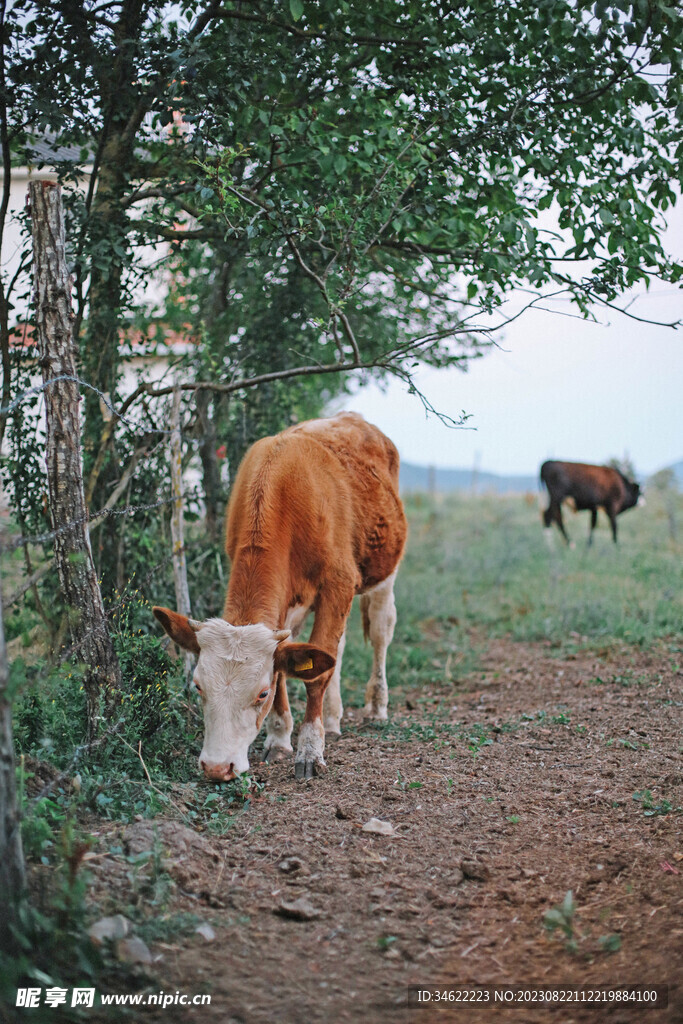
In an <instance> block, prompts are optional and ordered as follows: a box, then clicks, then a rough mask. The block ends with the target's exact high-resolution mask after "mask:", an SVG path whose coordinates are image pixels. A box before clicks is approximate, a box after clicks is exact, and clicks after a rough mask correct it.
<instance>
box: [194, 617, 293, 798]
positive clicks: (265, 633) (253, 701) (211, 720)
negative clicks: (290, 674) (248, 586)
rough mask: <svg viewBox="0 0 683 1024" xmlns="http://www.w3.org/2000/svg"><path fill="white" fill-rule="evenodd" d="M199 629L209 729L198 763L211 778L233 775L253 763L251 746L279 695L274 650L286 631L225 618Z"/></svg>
mask: <svg viewBox="0 0 683 1024" xmlns="http://www.w3.org/2000/svg"><path fill="white" fill-rule="evenodd" d="M196 633H197V642H198V644H199V657H198V659H197V667H196V668H195V671H194V685H195V686H196V688H197V690H198V692H199V694H200V696H201V699H202V705H203V708H204V729H205V732H204V746H203V747H202V752H201V754H200V755H199V764H200V766H201V768H202V770H203V771H204V773H205V774H206V775H207V776H208V777H209V778H216V779H218V780H222V779H229V778H233V777H234V776H235V775H239V774H240V773H241V772H246V771H247V770H248V769H249V747H250V745H251V744H252V743H253V742H254V740H255V739H256V736H257V734H258V731H259V729H260V728H261V724H262V722H263V720H264V718H265V717H266V715H267V714H268V712H269V711H270V709H271V706H272V703H273V698H274V696H275V687H274V685H273V674H274V671H275V668H274V664H273V656H274V654H275V650H276V648H277V646H278V643H279V642H280V641H281V640H282V639H283V638H284V637H285V636H287V635H288V633H287V632H284V633H283V632H280V633H276V632H274V631H273V630H272V629H269V628H268V626H264V625H262V624H261V623H257V624H256V625H253V626H231V625H230V623H229V622H226V621H225V620H224V619H208V620H207V621H206V622H203V623H202V624H201V625H200V626H199V628H198V629H197V631H196Z"/></svg>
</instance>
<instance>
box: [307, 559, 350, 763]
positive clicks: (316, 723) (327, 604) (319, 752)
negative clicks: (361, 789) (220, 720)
mask: <svg viewBox="0 0 683 1024" xmlns="http://www.w3.org/2000/svg"><path fill="white" fill-rule="evenodd" d="M329 576H330V579H332V578H333V577H332V573H330V574H329ZM334 583H335V585H334V586H330V588H329V590H328V591H327V592H326V593H325V594H321V595H320V597H319V600H318V603H317V605H316V609H315V622H314V623H313V630H312V632H311V643H312V644H315V645H316V646H318V647H321V648H322V649H323V650H324V651H330V652H332V651H336V652H337V656H338V657H339V656H340V655H341V653H342V652H343V650H344V643H343V640H344V632H345V629H346V620H347V618H348V615H349V612H350V610H351V602H352V601H353V595H354V591H355V588H356V583H357V581H356V579H354V578H350V577H348V576H347V575H346V574H342V573H339V574H338V575H337V576H336V577H334ZM335 672H336V673H337V675H336V680H335V683H334V686H335V687H336V695H335V692H334V691H333V692H332V694H331V695H330V697H329V698H328V702H327V705H326V708H325V715H326V718H327V717H328V711H329V712H330V722H329V724H336V726H337V728H336V731H339V719H340V718H341V698H340V697H339V674H340V672H341V664H335V667H334V668H332V669H330V670H329V671H328V672H323V673H322V675H319V676H318V677H317V679H312V680H311V681H310V682H307V683H306V714H305V715H304V720H303V724H302V726H301V729H300V730H299V742H298V744H297V751H296V757H295V759H294V774H295V775H296V778H297V779H312V778H313V776H314V775H315V769H316V765H324V764H325V757H324V754H325V728H326V726H325V725H323V703H324V698H325V692H326V690H327V688H328V686H329V685H330V683H331V682H332V680H333V677H334V675H335ZM330 731H332V730H330Z"/></svg>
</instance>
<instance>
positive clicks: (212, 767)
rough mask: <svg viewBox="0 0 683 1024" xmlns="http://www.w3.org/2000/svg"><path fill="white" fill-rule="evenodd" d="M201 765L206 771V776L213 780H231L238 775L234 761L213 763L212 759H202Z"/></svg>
mask: <svg viewBox="0 0 683 1024" xmlns="http://www.w3.org/2000/svg"><path fill="white" fill-rule="evenodd" d="M199 766H200V768H201V769H202V771H203V772H204V777H205V778H207V779H209V780H210V781H211V782H230V780H231V779H234V778H235V777H236V773H235V768H234V765H233V763H232V762H230V764H213V763H212V762H211V761H205V760H203V759H200V761H199Z"/></svg>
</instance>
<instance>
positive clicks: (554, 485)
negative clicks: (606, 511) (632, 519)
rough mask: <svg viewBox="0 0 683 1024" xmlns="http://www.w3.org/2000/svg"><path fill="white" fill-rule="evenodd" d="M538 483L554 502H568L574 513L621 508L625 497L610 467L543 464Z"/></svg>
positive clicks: (616, 474) (574, 463)
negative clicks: (541, 484)
mask: <svg viewBox="0 0 683 1024" xmlns="http://www.w3.org/2000/svg"><path fill="white" fill-rule="evenodd" d="M541 480H542V481H543V483H544V484H545V485H546V487H547V488H548V491H549V493H550V495H551V497H552V498H553V499H554V500H556V501H563V500H564V499H565V498H572V499H573V500H574V503H575V506H576V508H577V509H578V510H581V509H589V508H596V507H597V506H598V505H621V504H622V503H623V499H624V495H625V487H624V480H623V478H622V476H621V474H620V473H619V472H617V470H616V469H613V468H612V467H611V466H594V465H591V464H589V463H586V462H559V461H557V462H556V461H550V462H544V463H543V465H542V466H541Z"/></svg>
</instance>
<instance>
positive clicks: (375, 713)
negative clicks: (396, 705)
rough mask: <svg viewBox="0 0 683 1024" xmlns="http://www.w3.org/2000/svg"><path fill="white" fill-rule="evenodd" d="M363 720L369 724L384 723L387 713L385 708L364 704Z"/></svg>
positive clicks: (387, 716)
mask: <svg viewBox="0 0 683 1024" xmlns="http://www.w3.org/2000/svg"><path fill="white" fill-rule="evenodd" d="M363 718H364V719H365V720H366V721H370V722H386V721H387V719H388V718H389V713H388V711H387V709H386V707H382V706H381V705H380V706H379V707H376V706H375V705H374V704H366V705H365V707H364V708H363Z"/></svg>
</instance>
